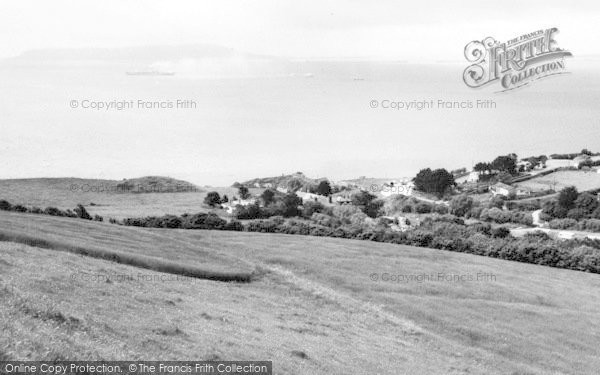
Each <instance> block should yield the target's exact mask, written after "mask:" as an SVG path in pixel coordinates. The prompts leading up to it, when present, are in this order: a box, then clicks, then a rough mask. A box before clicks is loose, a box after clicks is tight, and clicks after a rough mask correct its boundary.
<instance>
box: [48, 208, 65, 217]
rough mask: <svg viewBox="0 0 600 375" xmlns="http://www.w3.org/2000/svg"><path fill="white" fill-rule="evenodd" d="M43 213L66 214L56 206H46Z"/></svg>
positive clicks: (52, 214) (51, 214)
mask: <svg viewBox="0 0 600 375" xmlns="http://www.w3.org/2000/svg"><path fill="white" fill-rule="evenodd" d="M44 214H46V215H50V216H67V215H66V214H65V212H63V211H61V210H59V209H58V208H56V207H46V209H45V210H44Z"/></svg>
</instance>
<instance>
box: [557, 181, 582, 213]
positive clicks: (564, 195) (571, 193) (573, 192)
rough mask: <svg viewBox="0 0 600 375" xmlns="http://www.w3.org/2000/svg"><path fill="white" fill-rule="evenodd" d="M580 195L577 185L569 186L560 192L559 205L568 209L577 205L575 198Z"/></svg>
mask: <svg viewBox="0 0 600 375" xmlns="http://www.w3.org/2000/svg"><path fill="white" fill-rule="evenodd" d="M578 196H579V193H578V192H577V188H576V187H575V186H567V187H566V188H564V189H562V190H561V191H560V194H558V205H559V206H560V207H562V208H564V209H566V210H570V209H571V208H573V207H575V200H576V199H577V197H578Z"/></svg>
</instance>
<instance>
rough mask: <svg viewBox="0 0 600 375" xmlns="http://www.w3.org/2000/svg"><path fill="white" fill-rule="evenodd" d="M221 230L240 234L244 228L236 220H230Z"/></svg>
mask: <svg viewBox="0 0 600 375" xmlns="http://www.w3.org/2000/svg"><path fill="white" fill-rule="evenodd" d="M223 230H231V231H236V232H241V231H243V230H244V226H243V225H242V223H240V222H239V221H237V220H231V221H230V222H228V223H227V224H225V226H224V227H223Z"/></svg>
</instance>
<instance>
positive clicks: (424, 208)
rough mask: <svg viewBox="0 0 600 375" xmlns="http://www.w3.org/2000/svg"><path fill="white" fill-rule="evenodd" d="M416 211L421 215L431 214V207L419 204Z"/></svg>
mask: <svg viewBox="0 0 600 375" xmlns="http://www.w3.org/2000/svg"><path fill="white" fill-rule="evenodd" d="M415 211H416V212H417V213H419V214H428V213H430V212H431V205H430V204H427V203H419V204H418V205H417V206H416V207H415Z"/></svg>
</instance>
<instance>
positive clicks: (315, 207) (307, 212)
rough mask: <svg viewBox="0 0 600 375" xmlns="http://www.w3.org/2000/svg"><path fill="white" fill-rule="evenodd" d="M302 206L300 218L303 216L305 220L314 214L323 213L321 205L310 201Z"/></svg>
mask: <svg viewBox="0 0 600 375" xmlns="http://www.w3.org/2000/svg"><path fill="white" fill-rule="evenodd" d="M302 206H303V209H302V216H304V217H305V218H310V217H312V216H313V214H315V213H321V212H323V208H324V206H323V205H322V204H321V203H319V202H312V201H308V202H305V203H304V204H303V205H302Z"/></svg>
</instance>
